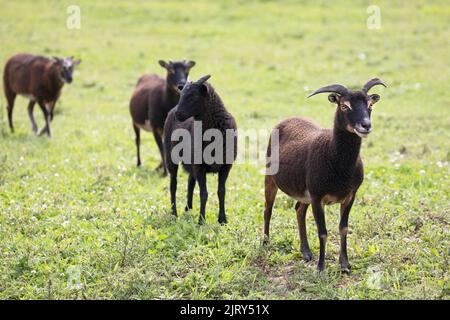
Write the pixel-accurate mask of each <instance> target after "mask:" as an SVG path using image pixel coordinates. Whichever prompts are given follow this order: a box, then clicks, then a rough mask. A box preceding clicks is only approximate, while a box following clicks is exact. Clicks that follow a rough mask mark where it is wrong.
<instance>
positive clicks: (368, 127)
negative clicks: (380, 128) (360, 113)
mask: <svg viewBox="0 0 450 320" xmlns="http://www.w3.org/2000/svg"><path fill="white" fill-rule="evenodd" d="M361 127H363V129H364V130H366V131H367V132H369V131H370V130H372V123H370V120H369V119H364V120H363V121H362V122H361Z"/></svg>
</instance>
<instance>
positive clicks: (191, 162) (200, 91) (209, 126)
mask: <svg viewBox="0 0 450 320" xmlns="http://www.w3.org/2000/svg"><path fill="white" fill-rule="evenodd" d="M209 77H210V76H209V75H208V76H205V77H202V78H201V79H199V80H198V81H196V82H189V83H188V84H186V86H185V87H184V89H183V90H182V91H181V97H180V102H179V103H178V105H177V106H176V107H175V108H174V109H172V110H171V111H170V112H169V115H168V116H167V120H166V124H165V126H164V152H165V161H166V166H167V170H168V171H169V174H170V201H171V206H172V213H173V214H174V215H175V216H176V215H177V205H176V190H177V172H178V165H179V162H182V165H183V168H184V169H185V170H186V171H187V172H188V173H189V178H188V187H187V205H186V211H187V210H190V209H192V195H193V193H194V188H195V183H196V182H198V185H199V188H200V217H199V220H198V222H199V224H203V223H204V221H205V208H206V201H207V200H208V190H207V187H206V174H207V173H218V174H219V183H218V189H217V195H218V197H219V223H221V224H224V223H226V222H227V218H226V215H225V183H226V181H227V178H228V174H229V173H230V170H231V167H232V165H233V162H234V160H235V158H236V151H237V136H236V122H235V120H234V118H233V116H232V115H231V114H230V113H229V112H228V111H227V110H226V109H225V106H224V104H223V102H222V100H221V99H220V97H219V95H218V94H217V93H216V91H215V90H214V88H213V87H212V86H211V85H210V84H209V83H207V82H206V81H207V80H208V79H209ZM196 125H198V126H199V125H201V130H200V129H199V131H200V132H196V130H197V129H196V128H198V127H196ZM179 130H181V131H183V132H185V133H187V135H188V137H187V138H186V139H188V140H187V141H188V142H187V144H189V146H190V147H189V151H186V154H184V157H185V159H186V160H181V161H177V160H175V159H173V157H172V156H173V155H172V151H173V150H174V148H175V147H176V146H177V145H178V143H179V142H175V141H172V135H173V133H174V132H176V131H179ZM207 132H209V133H213V132H214V133H215V134H216V136H214V139H212V137H211V139H207V138H206V135H207ZM219 138H220V139H219ZM216 139H217V140H216ZM205 140H206V141H205ZM213 142H217V143H218V144H220V145H219V146H218V149H217V150H214V152H212V153H214V155H215V156H217V157H214V159H209V160H208V159H206V158H205V152H204V151H205V149H206V148H208V147H210V146H211V145H212V143H213ZM180 143H181V142H180ZM215 151H217V153H216V152H215ZM219 152H220V155H219ZM197 156H199V157H198V158H197Z"/></svg>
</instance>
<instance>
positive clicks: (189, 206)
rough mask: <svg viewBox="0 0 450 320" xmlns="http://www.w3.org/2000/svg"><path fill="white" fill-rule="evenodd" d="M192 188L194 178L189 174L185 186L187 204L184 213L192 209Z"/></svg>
mask: <svg viewBox="0 0 450 320" xmlns="http://www.w3.org/2000/svg"><path fill="white" fill-rule="evenodd" d="M194 188H195V178H194V176H193V175H192V174H190V175H189V178H188V185H187V204H186V208H185V209H184V211H189V210H191V209H192V197H193V196H194Z"/></svg>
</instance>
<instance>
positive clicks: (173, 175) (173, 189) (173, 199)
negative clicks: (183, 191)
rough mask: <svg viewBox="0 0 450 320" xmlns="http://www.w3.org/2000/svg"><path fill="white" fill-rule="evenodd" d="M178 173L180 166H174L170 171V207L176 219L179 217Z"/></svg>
mask: <svg viewBox="0 0 450 320" xmlns="http://www.w3.org/2000/svg"><path fill="white" fill-rule="evenodd" d="M177 173H178V166H174V167H173V170H171V171H170V205H171V207H172V214H173V215H174V216H175V217H176V216H177Z"/></svg>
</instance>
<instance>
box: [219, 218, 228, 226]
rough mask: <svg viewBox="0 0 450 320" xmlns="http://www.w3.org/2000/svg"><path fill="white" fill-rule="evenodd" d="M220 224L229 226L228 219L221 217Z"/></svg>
mask: <svg viewBox="0 0 450 320" xmlns="http://www.w3.org/2000/svg"><path fill="white" fill-rule="evenodd" d="M219 223H220V224H221V225H226V224H227V218H225V217H223V218H221V217H219Z"/></svg>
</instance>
